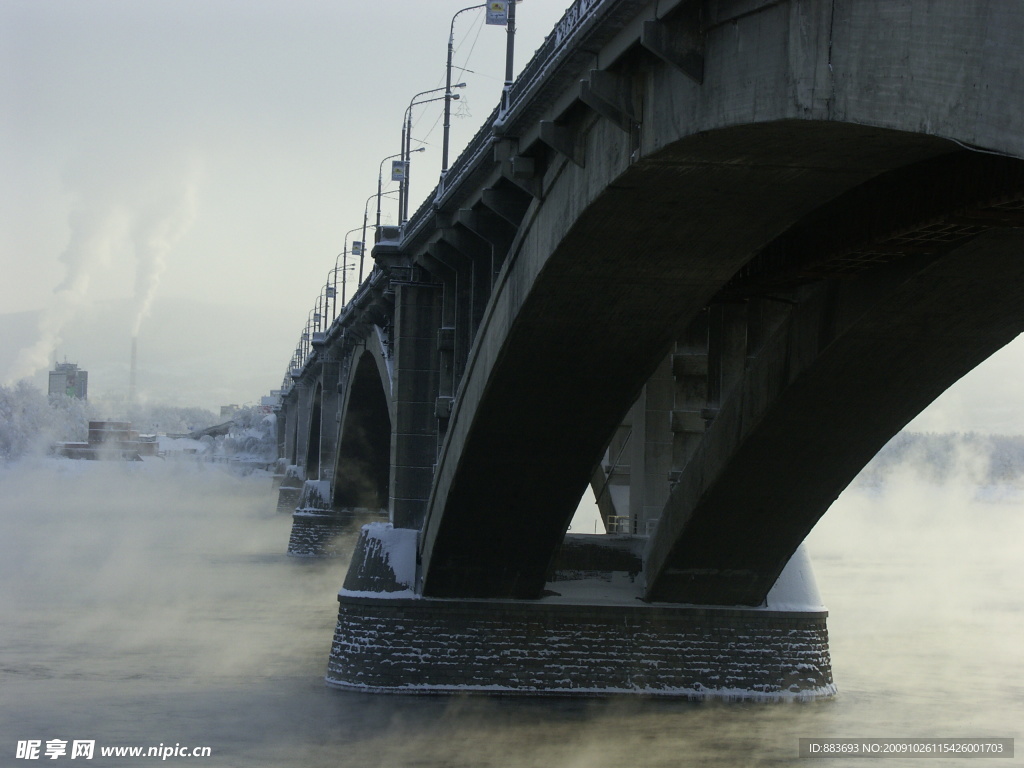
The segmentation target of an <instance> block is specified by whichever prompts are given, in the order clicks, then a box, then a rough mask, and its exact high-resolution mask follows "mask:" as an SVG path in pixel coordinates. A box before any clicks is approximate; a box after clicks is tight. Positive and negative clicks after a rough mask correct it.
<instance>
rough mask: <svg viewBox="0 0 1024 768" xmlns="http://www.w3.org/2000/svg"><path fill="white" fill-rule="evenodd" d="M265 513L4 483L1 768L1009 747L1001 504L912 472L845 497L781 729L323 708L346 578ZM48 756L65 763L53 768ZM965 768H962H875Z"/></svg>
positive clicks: (705, 709)
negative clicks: (869, 746)
mask: <svg viewBox="0 0 1024 768" xmlns="http://www.w3.org/2000/svg"><path fill="white" fill-rule="evenodd" d="M275 502H276V494H274V493H272V491H271V487H270V482H269V480H268V479H267V478H254V477H249V478H240V477H237V476H234V475H231V474H228V473H226V472H224V471H221V470H219V469H216V468H213V467H201V466H200V467H197V466H195V465H192V464H185V463H174V462H168V463H160V462H146V463H144V464H116V463H102V462H94V463H90V462H70V461H53V460H38V461H25V462H21V463H19V464H16V465H13V466H10V467H6V468H4V467H0V583H2V586H3V589H2V591H0V617H2V622H0V765H30V764H33V763H35V761H34V760H29V759H18V747H19V742H28V741H30V740H36V741H39V742H40V744H41V747H40V757H39V758H38V759H39V760H44V761H46V762H47V764H53V763H56V764H58V765H59V764H63V763H64V761H72V758H71V750H72V745H73V742H74V741H75V740H79V741H85V742H89V741H93V742H95V753H94V756H93V759H92V760H89V761H87V760H86V759H85V757H84V755H83V756H82V757H79V758H76V760H81V761H82V763H83V764H88V765H96V766H102V765H117V766H126V765H146V764H152V763H153V762H154V760H156V761H157V762H161V760H160V759H159V758H149V759H144V758H129V757H120V758H118V757H109V758H105V757H102V756H101V755H100V748H101V747H112V746H141V747H150V746H153V747H156V746H158V745H159V746H161V747H165V748H174V747H175V746H176V745H180V747H181V748H189V749H191V748H194V747H200V748H201V747H209V750H210V756H209V757H197V758H187V757H169V758H168V759H167V760H166V762H167V763H169V764H173V763H177V764H181V763H189V764H196V765H209V766H239V767H241V766H281V767H287V766H303V767H304V768H319V767H320V766H346V767H347V766H352V767H353V768H355V767H356V766H358V767H359V768H373V767H375V766H381V767H387V768H405V767H409V768H411V767H412V766H416V767H417V768H442V767H445V768H449V767H451V766H473V767H474V768H476V767H479V766H494V767H495V768H497V767H499V766H500V767H501V768H525V767H526V766H543V768H560V767H564V768H604V767H605V766H608V767H609V768H611V767H613V766H614V767H616V768H619V767H621V766H679V765H694V766H697V765H700V766H733V765H737V766H780V765H805V766H810V765H850V764H851V761H850V760H843V759H835V758H830V759H814V760H801V759H798V758H797V750H798V740H799V739H800V738H801V737H806V738H826V737H884V738H897V737H900V738H912V737H914V738H916V737H943V738H953V737H956V738H960V737H979V736H982V737H1012V738H1017V739H1018V749H1020V746H1021V745H1020V739H1019V737H1020V736H1021V732H1022V726H1024V651H1022V648H1024V644H1022V641H1021V638H1022V637H1024V557H1022V554H1024V514H1022V513H1024V493H1022V492H1021V490H1020V489H1018V488H1012V487H1005V488H987V489H979V488H977V487H975V486H973V485H971V484H970V483H969V482H968V481H965V480H962V479H951V480H949V481H948V482H946V483H945V484H942V485H931V484H928V483H925V482H923V481H921V480H920V479H919V478H917V477H916V476H915V475H914V474H913V472H910V471H907V472H904V473H897V475H896V476H894V477H892V478H890V482H888V483H887V484H886V486H885V487H884V488H883V489H879V488H864V487H854V488H851V489H850V490H848V491H847V492H846V493H845V494H844V495H843V496H842V497H840V499H839V500H838V501H837V502H836V504H835V505H834V506H833V508H832V510H830V511H829V513H828V514H827V515H826V516H825V518H823V520H822V521H821V523H819V525H818V527H817V528H816V529H815V531H814V532H812V534H811V536H810V538H809V540H808V547H809V552H810V555H811V558H812V561H813V562H814V565H815V570H816V574H817V578H818V584H819V587H820V590H821V593H822V595H823V597H824V600H825V602H826V604H827V605H828V607H829V610H830V618H829V629H830V635H831V649H832V657H833V669H834V675H835V680H836V683H837V685H838V688H839V694H838V696H836V697H835V698H834V699H832V700H829V701H822V702H816V703H813V704H789V705H763V704H762V705H753V704H725V703H706V704H700V703H686V702H673V701H655V700H643V699H636V698H614V699H609V700H571V699H540V700H533V699H524V698H507V699H502V698H488V697H473V696H457V697H432V696H381V695H377V696H374V695H364V694H357V693H351V692H345V691H339V690H333V689H329V688H327V687H326V686H325V685H324V684H323V682H322V677H323V674H324V671H325V666H326V660H327V654H328V651H329V648H330V642H331V633H332V630H333V625H334V619H335V615H336V609H337V603H336V600H335V595H336V592H337V590H338V588H339V586H340V584H341V581H342V579H343V576H344V569H345V563H343V562H341V561H340V560H334V561H328V562H309V561H302V560H297V559H294V558H289V557H287V556H285V555H284V554H283V552H284V549H285V547H286V545H287V540H288V533H289V528H290V517H289V516H288V515H282V514H278V513H277V512H276V511H275ZM52 740H62V741H67V742H68V747H67V751H68V753H67V754H65V755H61V756H58V757H57V758H56V759H55V760H47V758H46V755H45V749H46V746H47V742H48V741H52ZM23 748H24V745H23ZM1018 754H1019V753H1018ZM1021 762H1024V758H1022V757H1017V758H1015V759H1014V760H1000V761H999V762H997V763H996V765H1009V764H1016V763H1021ZM960 763H966V764H968V765H978V763H977V762H976V761H975V760H971V761H970V762H967V761H966V760H960V759H943V760H941V761H930V760H929V761H921V760H918V759H913V760H911V759H889V760H887V761H886V762H885V763H884V764H885V765H892V766H895V765H901V764H906V765H912V766H921V765H927V764H938V765H943V766H945V765H957V764H960ZM37 764H38V763H37ZM72 764H78V762H74V761H72ZM852 764H854V765H856V764H858V762H857V761H854V762H853V763H852ZM985 764H986V763H981V765H985Z"/></svg>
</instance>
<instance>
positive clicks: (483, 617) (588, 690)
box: [326, 524, 835, 700]
mask: <svg viewBox="0 0 1024 768" xmlns="http://www.w3.org/2000/svg"><path fill="white" fill-rule="evenodd" d="M799 554H800V557H799V558H794V560H796V561H797V562H796V563H794V569H792V571H791V573H790V574H789V577H788V578H789V582H788V584H787V585H783V584H781V581H782V580H781V579H780V590H776V591H775V592H776V595H775V600H776V605H775V606H774V607H773V602H772V601H773V598H772V596H769V601H768V604H767V605H765V606H763V607H761V608H737V607H709V606H692V605H674V604H649V603H643V602H641V601H640V600H638V599H636V593H637V591H638V590H637V588H636V585H635V584H632V580H631V579H630V578H628V577H627V576H626V575H625V574H616V573H610V574H608V575H607V576H608V577H607V578H599V579H585V580H579V581H575V582H573V581H558V582H552V583H551V584H549V586H550V587H551V588H552V589H551V590H550V592H551V594H549V595H548V596H546V597H543V598H541V599H539V600H469V599H467V600H461V599H435V598H424V597H421V596H418V595H416V593H415V592H414V591H413V590H412V588H411V586H412V581H413V575H414V573H415V559H414V558H415V531H401V530H394V529H391V527H390V526H389V525H383V524H380V525H372V526H365V527H364V528H363V531H362V535H361V537H360V541H359V543H358V544H357V546H356V551H355V553H354V555H353V560H352V566H351V568H350V570H349V576H348V578H347V579H346V582H345V587H344V589H342V590H341V592H340V593H339V595H338V602H339V611H338V624H337V629H336V631H335V634H334V642H333V645H332V649H331V658H330V662H329V665H328V672H327V677H326V679H327V682H328V683H329V684H330V685H333V686H337V687H341V688H347V689H356V690H363V691H372V692H391V693H464V692H480V693H494V694H519V695H543V694H550V695H561V696H565V695H569V696H604V695H613V694H625V693H628V694H640V695H648V696H669V697H677V698H687V699H707V698H724V699H757V700H781V699H813V698H818V697H828V696H831V695H833V694H834V693H835V686H834V684H833V681H832V671H831V661H830V658H829V650H828V631H827V629H826V626H825V620H826V617H827V615H828V614H827V612H826V611H825V610H824V608H823V607H822V606H821V605H820V604H819V601H817V600H816V592H815V591H814V589H813V583H812V582H811V581H810V580H812V579H813V576H811V575H810V571H809V568H807V567H806V566H807V562H806V558H804V557H803V555H802V553H799ZM808 585H809V586H810V590H809V591H808V590H804V587H807V586H808ZM801 590H803V591H801ZM798 593H800V594H798ZM808 598H809V599H808Z"/></svg>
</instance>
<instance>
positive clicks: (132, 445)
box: [55, 421, 159, 461]
mask: <svg viewBox="0 0 1024 768" xmlns="http://www.w3.org/2000/svg"><path fill="white" fill-rule="evenodd" d="M158 449H159V445H158V443H157V441H156V438H155V437H139V433H138V432H136V431H135V430H133V429H132V425H131V422H128V421H90V422H89V442H87V443H58V444H57V446H56V448H55V452H56V453H57V455H58V456H66V457H67V458H69V459H92V460H95V459H121V460H123V461H142V457H143V456H156V455H157V451H158Z"/></svg>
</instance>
